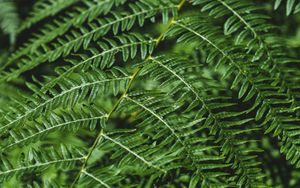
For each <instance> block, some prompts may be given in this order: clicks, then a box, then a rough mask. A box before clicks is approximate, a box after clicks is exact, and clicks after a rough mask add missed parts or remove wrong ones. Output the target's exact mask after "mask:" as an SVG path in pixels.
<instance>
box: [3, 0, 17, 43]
mask: <svg viewBox="0 0 300 188" xmlns="http://www.w3.org/2000/svg"><path fill="white" fill-rule="evenodd" d="M0 7H1V9H0V27H1V31H2V32H3V33H5V34H8V35H9V38H10V39H9V40H10V43H11V44H14V43H15V40H16V36H17V32H16V30H17V28H18V26H19V22H20V20H19V17H18V13H17V9H16V5H15V3H14V2H12V1H0Z"/></svg>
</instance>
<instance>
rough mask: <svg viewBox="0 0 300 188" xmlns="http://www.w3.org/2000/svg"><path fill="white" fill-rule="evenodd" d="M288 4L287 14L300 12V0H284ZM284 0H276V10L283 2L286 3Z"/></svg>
mask: <svg viewBox="0 0 300 188" xmlns="http://www.w3.org/2000/svg"><path fill="white" fill-rule="evenodd" d="M284 1H285V4H286V16H289V15H291V14H297V13H298V12H300V2H297V1H296V0H284ZM284 1H282V0H275V2H274V10H277V9H278V8H279V6H280V5H281V4H284V3H283V2H284Z"/></svg>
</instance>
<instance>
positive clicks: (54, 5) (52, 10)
mask: <svg viewBox="0 0 300 188" xmlns="http://www.w3.org/2000/svg"><path fill="white" fill-rule="evenodd" d="M76 2H78V0H69V1H64V0H47V1H40V2H37V3H36V4H35V5H34V8H33V10H32V11H31V12H30V15H29V17H28V18H27V19H25V20H24V21H23V23H22V24H21V26H20V28H19V29H18V31H17V32H18V33H20V32H22V31H23V30H24V29H27V28H29V27H31V26H32V25H34V24H36V23H38V22H39V21H41V20H43V19H45V18H47V17H50V16H54V15H55V14H57V13H59V12H60V11H62V10H64V9H66V8H68V7H69V6H71V5H72V4H75V3H76Z"/></svg>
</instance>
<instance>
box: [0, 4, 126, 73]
mask: <svg viewBox="0 0 300 188" xmlns="http://www.w3.org/2000/svg"><path fill="white" fill-rule="evenodd" d="M125 1H126V0H113V1H112V0H105V1H101V2H94V1H92V2H89V1H88V2H87V3H86V4H85V6H82V5H80V6H79V7H77V8H75V10H74V11H70V13H68V15H67V16H62V17H59V18H57V19H55V20H53V21H52V22H51V23H49V24H46V25H45V26H44V27H43V28H42V29H40V31H39V32H38V33H35V34H34V37H32V38H31V39H29V40H28V42H27V43H25V44H24V45H23V47H20V48H19V49H18V50H16V51H15V52H14V53H13V54H12V55H11V56H10V58H9V60H8V62H7V63H6V64H5V66H3V67H1V69H0V70H3V69H4V68H5V67H7V66H8V65H10V64H12V63H14V62H15V61H16V60H17V59H19V58H22V57H23V56H26V55H28V54H33V53H34V52H35V51H37V50H38V49H39V48H43V46H45V45H47V44H48V43H50V42H51V41H53V40H54V39H56V38H57V37H59V36H62V35H63V34H65V33H67V32H68V31H69V30H70V29H71V28H72V27H75V29H76V28H77V29H78V28H79V27H80V26H81V25H82V23H84V22H85V21H86V20H88V21H89V22H92V21H93V20H94V19H96V18H97V17H98V16H99V15H101V14H107V12H109V11H110V10H111V9H113V7H114V6H119V5H121V4H123V3H125Z"/></svg>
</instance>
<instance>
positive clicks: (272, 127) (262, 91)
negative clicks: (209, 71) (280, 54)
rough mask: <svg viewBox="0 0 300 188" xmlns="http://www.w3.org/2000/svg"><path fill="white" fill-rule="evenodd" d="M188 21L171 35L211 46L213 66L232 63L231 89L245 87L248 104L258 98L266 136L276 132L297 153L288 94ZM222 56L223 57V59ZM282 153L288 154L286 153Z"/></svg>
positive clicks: (203, 27)
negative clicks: (291, 128) (288, 133)
mask: <svg viewBox="0 0 300 188" xmlns="http://www.w3.org/2000/svg"><path fill="white" fill-rule="evenodd" d="M187 20H188V22H184V21H183V22H184V23H185V24H183V22H182V21H180V20H179V21H175V23H174V26H175V27H176V28H175V29H172V30H171V31H170V33H169V34H171V33H172V34H173V35H174V33H175V34H176V35H179V36H181V37H180V38H179V39H178V40H179V41H182V40H183V41H184V42H187V41H192V40H193V41H195V40H197V38H199V39H200V40H201V41H204V42H205V43H208V45H209V46H211V47H212V48H213V51H212V52H210V53H213V54H214V56H213V57H212V58H209V59H208V60H209V62H213V60H214V59H215V58H217V59H218V60H217V62H218V64H219V63H226V61H229V66H230V67H229V68H228V71H227V72H226V73H225V74H224V76H226V77H227V76H229V75H230V74H234V75H235V76H234V77H235V80H234V81H233V82H232V86H231V87H232V88H235V87H236V86H237V85H238V84H241V85H244V86H243V90H244V91H242V90H240V91H239V93H240V94H239V95H240V96H242V97H243V95H246V96H245V98H244V101H248V100H250V99H251V98H252V97H255V98H256V99H255V103H254V106H256V107H257V106H259V110H258V112H257V114H256V120H260V119H261V118H262V117H263V114H265V113H267V115H266V116H265V118H266V119H265V120H264V122H263V123H262V124H263V125H265V133H269V132H271V131H274V136H278V135H280V134H282V137H279V139H280V140H281V138H283V136H284V138H285V139H284V140H287V143H285V144H286V146H289V145H293V149H292V150H294V151H295V150H298V147H296V145H297V141H296V140H297V139H295V138H292V136H290V137H289V136H288V135H286V132H289V128H288V127H289V124H292V125H294V126H296V125H297V123H298V119H297V118H293V114H294V112H295V110H296V109H297V108H290V107H289V105H290V104H291V102H292V101H290V100H289V97H288V96H287V94H285V93H283V92H282V91H281V90H280V87H279V86H273V85H274V83H278V82H277V81H276V80H273V79H272V78H270V77H266V76H265V74H268V73H267V72H265V71H263V70H261V69H260V67H259V65H257V64H249V63H247V62H244V63H240V62H243V61H238V62H237V61H236V60H235V59H233V57H231V56H229V55H228V54H229V53H228V52H229V51H233V49H231V48H232V47H226V43H224V42H222V41H218V43H216V42H214V40H213V39H212V35H211V34H210V33H207V28H209V26H207V25H206V26H205V25H204V24H202V25H201V26H199V24H196V23H199V19H198V18H197V19H193V18H191V17H190V18H188V19H187ZM193 20H194V21H195V22H194V21H193ZM215 34H216V35H215V38H218V37H217V33H215ZM206 45H207V44H206ZM200 46H203V42H200ZM235 50H236V49H235ZM227 51H228V52H227ZM218 54H219V55H218ZM220 55H221V56H223V57H220ZM258 70H260V71H258ZM266 83H269V84H266ZM272 83H273V84H272ZM246 88H247V89H246ZM247 90H248V91H249V92H248V93H247V94H246V93H245V91H247ZM276 105H280V107H276ZM283 113H288V114H290V117H286V118H283V117H282V115H281V114H283ZM294 126H292V127H294ZM287 138H289V139H287ZM294 148H295V149H294ZM289 149H290V147H289ZM283 151H284V152H285V153H287V152H286V151H285V150H283ZM295 157H296V156H295ZM289 159H290V158H289ZM296 159H297V160H295V161H294V162H293V164H294V163H296V161H298V162H299V158H298V157H296Z"/></svg>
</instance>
